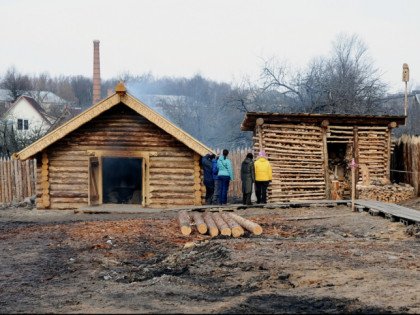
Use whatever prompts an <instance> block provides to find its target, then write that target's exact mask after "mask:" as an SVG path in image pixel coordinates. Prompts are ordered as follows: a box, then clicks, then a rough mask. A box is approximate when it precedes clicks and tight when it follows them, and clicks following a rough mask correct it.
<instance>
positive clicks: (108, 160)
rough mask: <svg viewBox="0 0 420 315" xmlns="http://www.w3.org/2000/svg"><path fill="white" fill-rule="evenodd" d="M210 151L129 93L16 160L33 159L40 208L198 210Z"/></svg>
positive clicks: (118, 90)
mask: <svg viewBox="0 0 420 315" xmlns="http://www.w3.org/2000/svg"><path fill="white" fill-rule="evenodd" d="M207 153H214V152H212V150H211V149H209V148H208V147H206V146H205V145H203V144H202V143H200V142H199V141H197V140H196V139H194V138H193V137H192V136H190V135H189V134H187V133H186V132H184V131H183V130H181V129H180V128H178V127H176V126H175V125H173V124H172V123H170V122H169V121H168V120H166V119H165V118H163V117H162V116H161V115H159V114H158V113H156V112H155V111H153V110H152V109H150V108H149V107H148V106H146V105H145V104H143V103H142V102H140V101H139V100H137V99H136V98H134V97H133V96H131V95H129V94H127V93H126V88H125V86H124V85H123V84H122V83H118V84H117V85H116V87H115V93H114V94H112V95H110V96H108V97H107V98H105V99H104V100H102V101H100V102H99V103H97V104H95V105H94V106H92V107H91V108H89V109H87V110H86V111H84V112H83V113H81V114H80V115H78V116H76V117H75V118H73V119H72V120H70V121H68V122H67V123H65V124H64V125H62V126H60V127H59V128H57V129H55V130H54V131H52V132H51V133H49V134H47V135H46V136H44V137H43V138H41V139H39V140H38V141H36V142H34V143H33V144H31V145H30V146H28V147H27V148H25V149H23V150H22V151H20V152H18V153H15V154H14V155H13V157H14V158H15V159H19V160H26V159H28V158H33V157H36V158H37V184H36V195H37V202H36V203H37V208H38V209H77V208H80V207H82V206H87V205H100V204H122V203H128V204H138V205H139V206H143V207H150V208H168V207H173V206H193V205H201V204H202V202H203V195H204V192H205V187H204V185H203V178H202V171H201V168H200V163H199V161H200V159H201V157H203V156H204V155H206V154H207Z"/></svg>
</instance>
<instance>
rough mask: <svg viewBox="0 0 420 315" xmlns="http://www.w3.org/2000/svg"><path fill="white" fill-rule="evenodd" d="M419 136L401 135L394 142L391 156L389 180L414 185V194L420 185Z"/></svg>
mask: <svg viewBox="0 0 420 315" xmlns="http://www.w3.org/2000/svg"><path fill="white" fill-rule="evenodd" d="M419 155H420V137H419V136H408V135H402V136H401V137H400V138H399V139H398V140H397V142H396V144H395V147H394V153H393V154H392V157H391V181H393V182H397V183H407V184H410V185H411V186H413V187H414V194H415V196H418V195H419V187H420V183H419V180H420V176H419V170H420V156H419Z"/></svg>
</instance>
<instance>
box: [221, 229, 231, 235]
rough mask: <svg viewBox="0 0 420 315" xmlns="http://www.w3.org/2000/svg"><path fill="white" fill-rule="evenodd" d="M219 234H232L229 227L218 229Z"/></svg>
mask: <svg viewBox="0 0 420 315" xmlns="http://www.w3.org/2000/svg"><path fill="white" fill-rule="evenodd" d="M220 234H221V235H224V236H231V235H232V230H231V229H230V228H223V229H222V230H221V231H220Z"/></svg>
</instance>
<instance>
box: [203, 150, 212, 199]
mask: <svg viewBox="0 0 420 315" xmlns="http://www.w3.org/2000/svg"><path fill="white" fill-rule="evenodd" d="M214 157H215V155H214V154H210V153H209V154H206V156H205V157H203V158H202V159H201V164H202V165H203V170H204V186H206V205H211V199H212V197H213V193H214V180H213V164H212V162H211V160H212V159H214Z"/></svg>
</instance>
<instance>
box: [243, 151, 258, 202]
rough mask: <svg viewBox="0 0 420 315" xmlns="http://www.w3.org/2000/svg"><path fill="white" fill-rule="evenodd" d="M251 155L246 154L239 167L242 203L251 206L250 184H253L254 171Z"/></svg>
mask: <svg viewBox="0 0 420 315" xmlns="http://www.w3.org/2000/svg"><path fill="white" fill-rule="evenodd" d="M253 157H254V156H253V155H252V153H248V154H247V156H246V159H245V160H244V161H243V162H242V165H241V180H242V196H243V198H242V203H243V204H244V205H251V204H252V203H251V194H252V184H253V183H254V182H255V169H254V162H253V160H252V159H253Z"/></svg>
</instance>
